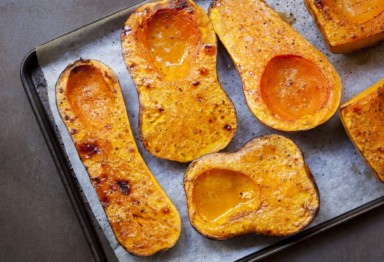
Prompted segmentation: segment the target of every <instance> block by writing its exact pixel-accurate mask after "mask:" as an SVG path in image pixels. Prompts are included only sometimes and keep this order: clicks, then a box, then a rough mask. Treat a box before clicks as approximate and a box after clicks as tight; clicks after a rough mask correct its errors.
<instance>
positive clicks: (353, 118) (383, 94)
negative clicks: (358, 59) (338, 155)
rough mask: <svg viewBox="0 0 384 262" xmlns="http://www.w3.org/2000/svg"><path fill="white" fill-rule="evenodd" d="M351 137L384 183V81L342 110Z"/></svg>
mask: <svg viewBox="0 0 384 262" xmlns="http://www.w3.org/2000/svg"><path fill="white" fill-rule="evenodd" d="M340 117H341V120H342V123H343V125H344V128H345V130H346V131H347V134H348V136H349V137H350V139H351V140H352V142H353V143H354V144H355V146H356V147H357V149H358V150H359V151H360V153H361V154H362V156H363V157H364V158H365V159H366V160H367V162H368V164H369V165H370V166H371V168H372V169H373V171H374V172H375V174H376V175H377V177H378V178H379V179H380V181H381V182H384V133H383V128H384V79H382V80H380V81H379V82H377V83H375V84H374V85H372V86H371V87H369V88H368V89H366V90H364V91H363V92H361V93H359V94H358V95H356V96H355V97H353V98H352V99H351V100H349V101H347V102H346V103H344V104H343V105H342V106H341V107H340Z"/></svg>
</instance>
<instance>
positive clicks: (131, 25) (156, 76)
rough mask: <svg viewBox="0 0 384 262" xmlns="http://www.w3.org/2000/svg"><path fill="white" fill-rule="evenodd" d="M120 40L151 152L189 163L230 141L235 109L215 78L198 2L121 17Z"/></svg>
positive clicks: (212, 47) (160, 5)
mask: <svg viewBox="0 0 384 262" xmlns="http://www.w3.org/2000/svg"><path fill="white" fill-rule="evenodd" d="M121 41H122V50H123V56H124V60H125V63H126V65H127V68H128V70H129V73H130V74H131V76H132V78H133V81H134V82H135V85H136V87H137V91H138V94H139V100H140V133H141V139H142V142H143V144H144V147H145V148H146V149H147V150H148V151H149V152H150V153H151V154H153V155H154V156H156V157H160V158H165V159H169V160H174V161H179V162H188V161H191V160H193V159H196V158H197V157H199V156H202V155H204V154H207V153H211V152H217V151H219V150H220V149H222V148H224V147H225V146H226V145H227V144H228V143H229V142H230V140H231V139H232V137H233V136H234V134H235V132H236V128H237V119H236V112H235V108H234V106H233V104H232V102H231V100H230V99H229V97H228V96H227V95H226V94H225V92H224V91H223V89H222V88H221V86H220V84H219V82H218V80H217V74H216V52H217V43H216V36H215V33H214V31H213V28H212V25H211V23H210V21H209V18H208V16H207V15H206V14H205V12H204V11H203V10H202V9H201V8H200V7H198V6H197V5H196V4H195V3H194V2H192V1H190V0H168V1H158V2H154V3H149V4H146V5H143V6H141V7H140V8H139V9H138V10H136V11H135V12H134V13H133V14H132V15H131V16H130V17H129V19H128V20H127V21H126V22H125V25H124V28H123V31H122V34H121Z"/></svg>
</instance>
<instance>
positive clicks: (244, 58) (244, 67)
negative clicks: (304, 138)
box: [209, 0, 342, 131]
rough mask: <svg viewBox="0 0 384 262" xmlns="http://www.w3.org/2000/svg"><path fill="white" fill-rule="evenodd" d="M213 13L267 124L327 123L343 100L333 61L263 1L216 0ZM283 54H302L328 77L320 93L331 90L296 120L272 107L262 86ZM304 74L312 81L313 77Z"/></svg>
mask: <svg viewBox="0 0 384 262" xmlns="http://www.w3.org/2000/svg"><path fill="white" fill-rule="evenodd" d="M209 17H210V19H211V21H212V23H213V26H214V29H215V31H216V33H217V35H218V36H219V38H220V40H221V42H222V43H223V44H224V46H225V47H226V49H227V51H228V53H229V54H230V56H231V57H232V60H233V61H234V63H235V65H236V68H237V71H238V72H239V75H240V77H241V80H242V83H243V92H244V95H245V98H246V101H247V104H248V107H249V109H250V111H251V112H252V113H253V114H254V115H255V116H256V117H257V118H258V119H259V120H260V121H261V122H262V123H263V124H265V125H266V126H268V127H271V128H273V129H276V130H281V131H304V130H309V129H312V128H314V127H316V126H318V125H320V124H322V123H324V122H326V121H327V120H329V119H330V118H331V117H332V116H333V115H334V113H335V112H336V111H337V108H338V106H339V105H340V100H341V89H342V86H341V80H340V77H339V76H338V74H337V72H336V70H335V69H334V67H333V65H332V64H331V63H330V62H329V61H328V60H327V58H326V57H325V56H324V55H323V54H322V53H321V52H320V51H319V50H317V49H316V48H315V47H313V46H312V45H311V44H310V43H309V42H307V40H305V39H304V38H303V37H302V36H301V35H300V34H299V33H297V32H296V31H295V30H294V29H293V28H292V27H291V26H290V25H289V24H287V23H286V22H285V21H284V20H283V19H282V18H281V17H280V16H279V15H278V14H277V13H276V12H275V11H273V10H272V9H271V8H270V7H269V6H268V5H267V4H266V3H265V2H264V1H260V0H256V1H250V0H240V1H230V0H215V1H213V3H212V5H211V7H210V10H209ZM279 58H286V59H287V60H291V61H293V59H301V60H303V61H305V63H307V64H309V65H311V67H312V68H313V70H314V71H317V73H316V75H317V76H319V77H320V79H321V78H322V79H325V81H322V83H325V84H324V87H325V89H324V90H322V89H319V93H320V92H327V95H326V96H328V98H327V100H326V102H325V103H324V104H319V107H318V108H317V111H315V112H314V113H313V112H312V113H309V114H304V115H301V116H298V117H297V118H296V119H284V118H283V117H280V116H279V115H277V114H276V113H275V112H273V111H271V108H270V107H269V106H268V105H267V104H266V102H265V101H264V99H263V97H262V93H261V86H262V80H263V78H264V76H265V75H268V74H269V73H268V71H267V68H268V67H269V63H270V62H273V61H274V60H275V59H279ZM291 58H292V59H291ZM293 63H294V61H293ZM272 76H273V74H272ZM298 76H299V77H301V76H302V75H298ZM303 77H304V75H303ZM305 77H307V79H306V80H308V81H310V77H309V76H305ZM296 80H297V79H296ZM296 80H295V81H296ZM293 83H295V82H293ZM296 83H299V81H296ZM313 88H318V87H316V86H315V87H313ZM303 89H304V88H303ZM266 90H268V88H267V89H266ZM287 90H289V89H287ZM304 90H305V89H304ZM282 92H283V89H282ZM297 92H298V93H299V92H300V89H297ZM311 92H312V91H311ZM298 97H301V95H298V96H294V95H292V99H293V100H294V99H296V98H298ZM313 97H317V94H316V92H313V95H308V96H307V97H306V98H308V99H309V100H310V99H311V98H313ZM316 99H317V98H316ZM274 104H276V105H284V104H285V101H280V100H277V101H276V103H274ZM307 104H308V105H310V104H311V102H308V103H307ZM302 105H303V103H302V102H300V103H297V104H292V105H291V108H293V107H297V106H299V107H300V106H302ZM308 105H306V106H308ZM287 108H288V109H289V108H290V107H289V106H287ZM282 111H284V110H282Z"/></svg>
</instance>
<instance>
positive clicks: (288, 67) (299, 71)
mask: <svg viewBox="0 0 384 262" xmlns="http://www.w3.org/2000/svg"><path fill="white" fill-rule="evenodd" d="M260 93H261V98H262V99H263V101H264V103H265V104H266V106H267V107H268V108H269V110H270V111H271V113H272V114H274V115H275V116H276V117H278V118H281V119H285V120H296V119H299V118H301V117H303V116H305V115H313V114H315V113H317V112H318V111H319V110H321V109H322V108H323V107H324V106H325V105H326V104H327V102H328V99H329V93H330V88H329V83H328V81H327V78H326V77H325V76H324V74H323V73H322V72H321V70H320V69H319V67H318V66H317V65H316V64H315V63H313V62H311V61H309V60H307V59H305V58H303V57H300V56H277V57H274V58H272V59H271V60H270V61H269V62H268V64H267V66H266V67H265V71H264V73H263V75H262V77H261V83H260Z"/></svg>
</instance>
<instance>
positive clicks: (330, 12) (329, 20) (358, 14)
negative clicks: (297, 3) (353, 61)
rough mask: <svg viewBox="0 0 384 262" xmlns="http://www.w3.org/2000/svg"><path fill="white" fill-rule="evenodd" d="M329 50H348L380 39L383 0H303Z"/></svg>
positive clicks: (383, 14) (383, 34)
mask: <svg viewBox="0 0 384 262" xmlns="http://www.w3.org/2000/svg"><path fill="white" fill-rule="evenodd" d="M304 3H305V5H306V7H307V9H308V11H309V12H310V14H311V15H312V16H313V17H314V19H315V21H316V24H317V26H318V27H319V29H320V31H321V32H322V34H323V36H324V39H325V41H326V43H327V45H328V47H329V49H330V50H331V51H332V52H333V53H343V54H345V53H351V52H353V51H356V50H358V49H361V48H364V47H368V46H372V45H374V44H376V43H378V42H380V41H382V40H384V31H383V28H384V2H383V0H340V1H334V0H304Z"/></svg>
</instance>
